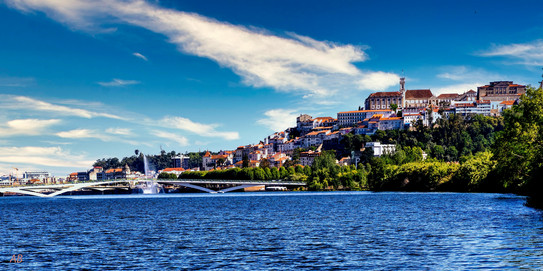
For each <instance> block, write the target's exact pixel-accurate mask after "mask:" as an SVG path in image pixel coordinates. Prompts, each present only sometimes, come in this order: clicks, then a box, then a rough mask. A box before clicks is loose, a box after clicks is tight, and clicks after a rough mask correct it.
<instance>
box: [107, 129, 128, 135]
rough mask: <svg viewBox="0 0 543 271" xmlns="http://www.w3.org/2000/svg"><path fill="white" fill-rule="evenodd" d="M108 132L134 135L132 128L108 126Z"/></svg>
mask: <svg viewBox="0 0 543 271" xmlns="http://www.w3.org/2000/svg"><path fill="white" fill-rule="evenodd" d="M106 133H109V134H113V135H122V136H130V135H132V129H129V128H107V129H106Z"/></svg>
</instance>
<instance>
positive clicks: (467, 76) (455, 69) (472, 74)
mask: <svg viewBox="0 0 543 271" xmlns="http://www.w3.org/2000/svg"><path fill="white" fill-rule="evenodd" d="M439 70H440V71H441V72H440V73H439V74H437V76H436V77H438V78H441V79H447V80H452V81H463V82H465V81H471V82H474V81H478V82H490V81H493V80H500V78H502V79H503V76H501V75H499V74H496V73H491V72H488V71H486V70H484V69H480V68H472V67H468V66H444V67H441V68H439Z"/></svg>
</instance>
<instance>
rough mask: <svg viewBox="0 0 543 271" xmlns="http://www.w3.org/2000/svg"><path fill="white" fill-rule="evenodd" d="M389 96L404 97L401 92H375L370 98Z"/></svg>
mask: <svg viewBox="0 0 543 271" xmlns="http://www.w3.org/2000/svg"><path fill="white" fill-rule="evenodd" d="M389 96H402V93H400V92H399V91H393V92H374V93H372V94H370V96H369V97H389Z"/></svg>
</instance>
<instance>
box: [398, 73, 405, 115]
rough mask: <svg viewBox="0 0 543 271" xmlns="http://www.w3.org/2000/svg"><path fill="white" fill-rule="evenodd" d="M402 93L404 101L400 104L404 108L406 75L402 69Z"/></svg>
mask: <svg viewBox="0 0 543 271" xmlns="http://www.w3.org/2000/svg"><path fill="white" fill-rule="evenodd" d="M400 93H401V94H402V103H401V104H400V105H399V106H400V107H401V108H402V109H403V108H404V107H405V75H404V72H403V70H402V77H400Z"/></svg>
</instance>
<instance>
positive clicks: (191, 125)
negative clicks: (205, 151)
mask: <svg viewBox="0 0 543 271" xmlns="http://www.w3.org/2000/svg"><path fill="white" fill-rule="evenodd" d="M158 124H159V125H160V126H162V127H167V128H177V129H180V130H185V131H189V132H192V133H195V134H197V135H199V136H205V137H220V138H224V139H226V140H235V139H239V133H238V132H220V131H217V130H216V128H217V127H218V126H219V125H218V124H203V123H197V122H193V121H191V120H189V119H187V118H182V117H165V118H163V119H162V120H160V121H159V123H158Z"/></svg>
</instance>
